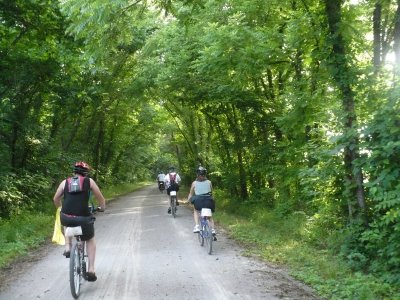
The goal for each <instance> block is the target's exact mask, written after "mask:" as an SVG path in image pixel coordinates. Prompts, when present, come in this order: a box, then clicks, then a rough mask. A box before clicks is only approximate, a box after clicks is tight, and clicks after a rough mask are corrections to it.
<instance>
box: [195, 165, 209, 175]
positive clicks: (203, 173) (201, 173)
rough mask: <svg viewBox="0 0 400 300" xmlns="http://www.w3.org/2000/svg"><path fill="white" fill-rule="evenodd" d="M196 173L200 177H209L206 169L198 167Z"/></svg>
mask: <svg viewBox="0 0 400 300" xmlns="http://www.w3.org/2000/svg"><path fill="white" fill-rule="evenodd" d="M196 173H197V176H199V175H204V176H205V175H207V170H206V168H203V167H198V168H197V170H196Z"/></svg>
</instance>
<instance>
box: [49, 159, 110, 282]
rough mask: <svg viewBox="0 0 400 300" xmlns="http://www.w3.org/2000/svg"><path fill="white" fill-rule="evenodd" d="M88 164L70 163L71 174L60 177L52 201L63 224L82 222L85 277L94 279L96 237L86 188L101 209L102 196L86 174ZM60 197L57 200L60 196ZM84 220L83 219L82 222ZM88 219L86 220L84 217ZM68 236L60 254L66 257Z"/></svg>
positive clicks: (88, 169)
mask: <svg viewBox="0 0 400 300" xmlns="http://www.w3.org/2000/svg"><path fill="white" fill-rule="evenodd" d="M89 171H90V166H89V165H88V164H87V163H85V162H83V161H79V162H76V163H75V164H74V167H73V176H72V177H69V178H67V179H64V180H63V181H62V182H61V183H60V185H59V186H58V188H57V191H56V193H55V194H54V197H53V201H54V204H55V206H56V207H60V206H62V207H61V214H60V217H61V224H62V225H64V226H79V225H80V226H82V240H83V241H86V247H87V252H88V261H89V264H88V272H87V280H88V281H96V280H97V277H96V273H95V268H94V264H95V258H96V241H95V239H94V224H93V223H94V217H92V214H91V212H90V209H89V198H90V191H92V192H93V194H94V196H95V197H96V199H97V201H98V203H99V205H100V208H99V210H101V211H104V209H105V207H106V200H105V199H104V196H103V194H102V193H101V191H100V189H99V187H98V186H97V184H96V182H95V181H94V180H93V179H92V178H89V177H88V175H89ZM62 198H63V201H62V203H61V199H62ZM83 220H85V221H86V222H84V223H83V222H82V221H83ZM88 220H90V221H91V222H90V223H89V224H87V221H88ZM71 241H72V238H67V239H66V243H65V251H64V253H63V255H64V256H65V257H67V258H69V256H70V251H71Z"/></svg>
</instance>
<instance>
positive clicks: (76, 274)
mask: <svg viewBox="0 0 400 300" xmlns="http://www.w3.org/2000/svg"><path fill="white" fill-rule="evenodd" d="M96 211H103V210H102V209H101V208H91V212H92V213H93V214H94V213H96ZM78 218H80V219H81V221H80V222H81V223H82V224H83V223H85V224H86V223H90V222H94V221H95V219H96V218H95V217H94V216H90V217H78ZM65 236H66V237H75V242H73V243H72V245H71V246H72V247H71V254H70V259H69V285H70V289H71V294H72V296H73V297H74V298H75V299H77V298H78V297H79V295H80V291H81V285H82V283H83V281H84V280H87V267H88V254H87V249H86V241H82V227H81V226H76V227H69V226H67V227H66V229H65Z"/></svg>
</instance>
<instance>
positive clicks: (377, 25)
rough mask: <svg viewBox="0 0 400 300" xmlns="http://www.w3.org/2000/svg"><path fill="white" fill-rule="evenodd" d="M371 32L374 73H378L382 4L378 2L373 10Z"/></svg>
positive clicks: (380, 53)
mask: <svg viewBox="0 0 400 300" xmlns="http://www.w3.org/2000/svg"><path fill="white" fill-rule="evenodd" d="M372 20H373V22H372V23H373V31H374V58H373V59H374V61H373V65H374V73H375V75H376V74H378V73H379V71H380V69H381V64H382V57H381V55H382V28H381V26H382V25H381V24H382V4H381V3H380V1H379V2H377V3H375V9H374V14H373V18H372Z"/></svg>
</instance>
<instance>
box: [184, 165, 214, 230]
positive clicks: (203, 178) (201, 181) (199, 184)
mask: <svg viewBox="0 0 400 300" xmlns="http://www.w3.org/2000/svg"><path fill="white" fill-rule="evenodd" d="M196 173H197V178H196V180H195V181H193V183H192V186H191V187H190V192H189V195H188V200H189V201H190V202H191V203H192V204H193V205H194V211H193V218H194V223H195V226H194V229H193V232H194V233H197V232H199V231H200V225H199V223H200V219H199V213H200V211H201V209H202V208H210V209H211V211H212V212H214V211H215V202H214V199H213V197H212V184H211V181H210V180H208V179H207V170H206V169H205V168H203V167H198V169H197V170H196ZM209 222H210V227H211V230H212V233H213V235H215V228H214V220H213V218H212V217H211V218H210V220H209Z"/></svg>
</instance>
